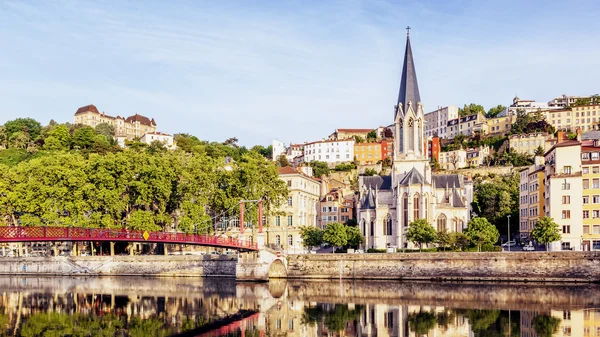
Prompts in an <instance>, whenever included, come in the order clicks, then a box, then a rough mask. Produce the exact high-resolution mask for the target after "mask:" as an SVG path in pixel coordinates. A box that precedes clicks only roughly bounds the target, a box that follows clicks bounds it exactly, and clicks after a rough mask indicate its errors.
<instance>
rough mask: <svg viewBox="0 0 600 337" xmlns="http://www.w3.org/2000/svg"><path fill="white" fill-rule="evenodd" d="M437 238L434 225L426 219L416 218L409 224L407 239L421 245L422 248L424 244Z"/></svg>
mask: <svg viewBox="0 0 600 337" xmlns="http://www.w3.org/2000/svg"><path fill="white" fill-rule="evenodd" d="M435 238H436V232H435V229H434V228H433V226H432V225H431V224H430V223H429V222H427V220H426V219H416V220H415V221H413V222H411V223H410V224H408V231H407V232H406V239H407V240H409V241H411V242H414V243H416V244H418V245H419V250H421V248H422V246H423V244H424V243H425V244H428V243H431V242H433V241H434V240H435Z"/></svg>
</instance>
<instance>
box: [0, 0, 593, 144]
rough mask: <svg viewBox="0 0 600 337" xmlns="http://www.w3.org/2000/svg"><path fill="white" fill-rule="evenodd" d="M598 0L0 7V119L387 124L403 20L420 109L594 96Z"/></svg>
mask: <svg viewBox="0 0 600 337" xmlns="http://www.w3.org/2000/svg"><path fill="white" fill-rule="evenodd" d="M598 13H600V2H598V1H596V0H589V1H576V0H575V1H569V2H566V1H507V0H504V1H460V0H453V1H431V0H430V1H383V0H375V1H352V0H344V1H316V0H315V1H300V0H298V1H271V0H269V1H227V0H213V1H208V0H207V1H149V0H145V1H135V2H134V1H69V0H57V1H29V0H28V1H12V0H0V123H4V122H5V121H6V120H9V119H14V118H16V117H25V116H28V117H33V118H36V119H38V120H40V121H41V122H42V123H44V124H45V123H47V122H48V121H49V120H50V119H55V120H57V121H59V122H66V121H69V122H72V120H73V114H74V113H75V111H76V110H77V108H78V107H80V106H83V105H86V104H90V103H92V104H95V105H96V106H97V107H98V109H100V110H101V111H105V112H106V113H107V114H111V115H121V116H126V115H131V114H134V113H140V114H143V115H146V116H148V117H154V118H155V119H156V121H157V123H158V126H159V130H160V131H163V132H168V133H178V132H186V133H191V134H194V135H196V136H198V137H199V138H201V139H207V140H216V141H223V140H224V139H226V138H228V137H233V136H236V137H238V138H239V139H240V143H241V144H243V145H253V144H265V145H267V144H269V143H270V142H271V140H272V139H275V138H276V139H279V140H282V141H285V142H290V141H293V142H303V141H311V140H317V139H320V138H323V137H326V136H327V135H328V134H329V133H331V132H332V131H333V130H334V129H335V128H348V127H357V128H363V127H376V126H378V125H387V124H390V123H391V122H392V118H393V105H394V103H395V102H394V101H395V99H396V97H397V91H398V86H399V78H400V69H401V65H402V56H403V53H404V46H405V36H406V31H405V29H404V28H405V27H406V26H407V25H410V26H411V27H412V28H413V29H412V30H411V42H412V47H413V53H414V57H415V64H416V70H417V76H418V79H419V86H420V90H421V98H422V100H423V103H424V104H425V110H426V111H431V110H434V109H435V108H436V107H437V106H438V105H439V106H446V105H450V104H453V105H458V106H462V105H463V104H465V103H469V102H476V103H480V104H483V105H484V106H485V107H486V109H487V108H489V107H490V106H492V105H496V104H499V103H501V104H504V105H507V104H510V102H511V100H512V98H513V97H514V95H515V94H518V95H519V97H521V98H527V99H535V100H538V101H548V100H550V99H551V98H553V97H555V96H558V95H561V94H563V93H566V94H570V95H589V94H596V93H600V63H599V60H600V44H598V41H599V39H598V36H599V35H600V21H599V20H598V18H597V14H598Z"/></svg>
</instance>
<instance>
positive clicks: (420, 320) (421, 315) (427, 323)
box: [408, 311, 436, 336]
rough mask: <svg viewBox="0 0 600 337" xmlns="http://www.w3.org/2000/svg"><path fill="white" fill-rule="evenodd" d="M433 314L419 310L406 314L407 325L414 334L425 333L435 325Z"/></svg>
mask: <svg viewBox="0 0 600 337" xmlns="http://www.w3.org/2000/svg"><path fill="white" fill-rule="evenodd" d="M435 322H436V319H435V314H434V313H433V312H429V311H419V312H417V313H414V312H413V313H410V314H408V327H409V328H410V330H412V331H413V332H414V333H415V334H416V335H418V336H420V335H427V334H428V333H429V330H431V329H433V327H435Z"/></svg>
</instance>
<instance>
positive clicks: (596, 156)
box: [592, 152, 600, 173]
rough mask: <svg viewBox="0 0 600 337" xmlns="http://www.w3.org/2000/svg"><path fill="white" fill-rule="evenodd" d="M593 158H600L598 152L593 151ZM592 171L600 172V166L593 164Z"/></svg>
mask: <svg viewBox="0 0 600 337" xmlns="http://www.w3.org/2000/svg"><path fill="white" fill-rule="evenodd" d="M592 159H594V160H597V159H598V152H594V153H592ZM592 173H600V172H599V167H598V166H593V167H592Z"/></svg>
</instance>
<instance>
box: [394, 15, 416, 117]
mask: <svg viewBox="0 0 600 337" xmlns="http://www.w3.org/2000/svg"><path fill="white" fill-rule="evenodd" d="M409 102H410V103H411V104H412V105H413V107H414V109H416V106H417V104H418V103H420V102H421V96H420V95H419V84H418V83H417V73H416V71H415V63H414V60H413V55H412V48H411V46H410V26H408V27H406V50H405V52H404V65H403V67H402V77H401V78H400V92H399V93H398V106H402V108H403V111H405V113H406V108H407V105H408V103H409Z"/></svg>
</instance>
